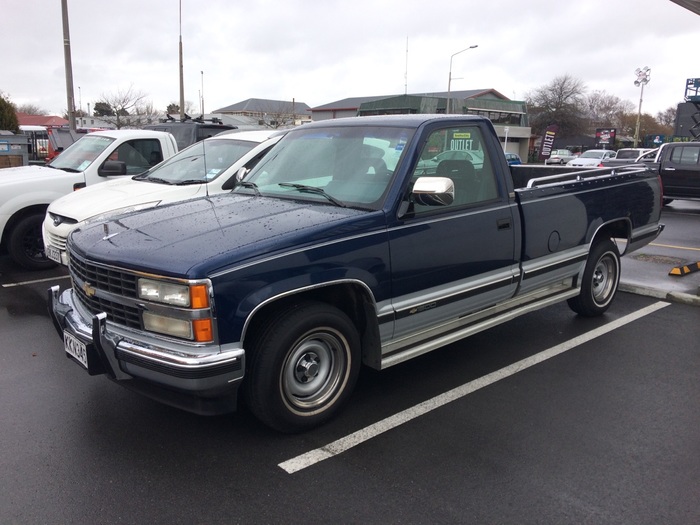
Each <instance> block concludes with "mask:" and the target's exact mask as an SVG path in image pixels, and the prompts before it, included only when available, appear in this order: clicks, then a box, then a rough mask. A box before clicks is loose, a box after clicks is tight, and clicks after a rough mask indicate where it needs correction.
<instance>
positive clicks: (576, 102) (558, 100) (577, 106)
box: [525, 74, 587, 136]
mask: <svg viewBox="0 0 700 525" xmlns="http://www.w3.org/2000/svg"><path fill="white" fill-rule="evenodd" d="M585 93H586V86H585V84H584V83H583V81H581V80H579V79H577V78H574V77H572V76H570V75H569V74H565V75H562V76H559V77H556V78H555V79H554V80H552V81H551V82H550V83H549V84H546V85H545V86H542V87H540V88H537V89H535V90H534V91H532V92H529V93H527V94H526V95H525V100H526V101H527V103H528V106H529V111H530V124H531V126H532V128H533V131H534V132H535V133H538V134H539V133H542V132H543V131H544V130H545V128H546V127H547V126H549V125H550V124H558V125H559V128H560V130H561V133H562V134H565V135H569V136H572V135H578V134H580V133H583V132H585V131H586V128H587V122H586V119H585V114H586V106H585Z"/></svg>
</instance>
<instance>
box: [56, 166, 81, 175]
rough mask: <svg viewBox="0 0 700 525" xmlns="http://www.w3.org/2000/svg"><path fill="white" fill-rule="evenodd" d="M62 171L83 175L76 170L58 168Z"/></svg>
mask: <svg viewBox="0 0 700 525" xmlns="http://www.w3.org/2000/svg"><path fill="white" fill-rule="evenodd" d="M51 167H52V168H53V166H51ZM56 169H59V170H62V171H66V172H68V173H82V172H81V171H80V170H76V169H75V168H56Z"/></svg>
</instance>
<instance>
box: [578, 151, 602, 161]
mask: <svg viewBox="0 0 700 525" xmlns="http://www.w3.org/2000/svg"><path fill="white" fill-rule="evenodd" d="M603 153H604V152H603V151H596V150H589V151H584V152H583V153H582V154H581V158H582V159H599V158H601V157H602V156H603Z"/></svg>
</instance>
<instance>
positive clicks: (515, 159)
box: [506, 153, 523, 166]
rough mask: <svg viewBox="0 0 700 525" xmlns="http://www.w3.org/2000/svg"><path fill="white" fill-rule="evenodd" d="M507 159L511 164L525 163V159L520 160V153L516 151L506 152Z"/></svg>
mask: <svg viewBox="0 0 700 525" xmlns="http://www.w3.org/2000/svg"><path fill="white" fill-rule="evenodd" d="M506 160H507V161H508V165H509V166H517V165H518V164H522V163H523V161H522V160H520V155H518V154H516V153H506Z"/></svg>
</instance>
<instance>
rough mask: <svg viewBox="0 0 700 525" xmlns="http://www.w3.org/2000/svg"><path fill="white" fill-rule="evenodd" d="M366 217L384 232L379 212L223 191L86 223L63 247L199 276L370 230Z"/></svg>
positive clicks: (111, 261)
mask: <svg viewBox="0 0 700 525" xmlns="http://www.w3.org/2000/svg"><path fill="white" fill-rule="evenodd" d="M365 218H366V220H365ZM367 220H369V221H370V222H372V221H376V228H377V229H380V228H384V225H385V222H384V216H383V214H382V212H368V211H363V210H357V209H350V208H340V207H338V206H335V205H333V204H331V203H328V204H325V203H318V202H314V203H310V202H303V201H293V200H283V199H274V198H268V197H254V196H247V195H237V194H230V193H229V194H222V195H217V196H214V197H203V198H200V199H192V200H189V201H185V202H179V203H174V204H170V205H164V206H159V207H157V208H150V209H147V210H143V211H140V212H135V213H131V214H127V215H122V216H118V217H115V218H114V219H112V220H108V221H105V222H94V223H87V224H86V225H84V226H83V227H80V228H77V229H75V230H73V232H72V233H71V236H70V249H71V250H73V251H75V252H76V253H81V254H83V255H85V256H87V257H89V258H90V259H91V260H92V261H95V262H102V263H104V264H108V265H110V266H119V267H124V268H130V269H133V270H138V271H145V272H151V273H158V274H161V275H170V276H176V277H189V278H202V277H205V276H208V275H210V274H211V273H212V272H215V271H217V270H219V269H222V268H224V267H230V266H233V265H236V264H239V263H242V262H245V261H250V260H251V259H255V258H256V257H260V256H269V255H272V254H275V253H279V252H283V251H285V250H288V249H291V248H294V249H300V248H304V247H305V246H309V245H311V244H318V243H320V242H323V241H324V240H327V239H334V240H337V239H339V238H341V237H345V236H348V235H353V234H354V233H355V232H356V231H362V232H364V233H366V232H367V231H372V230H373V229H374V228H372V227H371V224H367Z"/></svg>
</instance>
